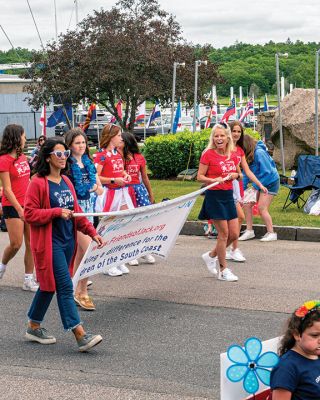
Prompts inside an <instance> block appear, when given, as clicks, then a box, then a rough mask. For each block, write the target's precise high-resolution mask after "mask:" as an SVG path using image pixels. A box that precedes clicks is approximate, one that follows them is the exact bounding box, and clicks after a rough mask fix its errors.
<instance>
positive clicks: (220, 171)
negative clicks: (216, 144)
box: [200, 149, 237, 190]
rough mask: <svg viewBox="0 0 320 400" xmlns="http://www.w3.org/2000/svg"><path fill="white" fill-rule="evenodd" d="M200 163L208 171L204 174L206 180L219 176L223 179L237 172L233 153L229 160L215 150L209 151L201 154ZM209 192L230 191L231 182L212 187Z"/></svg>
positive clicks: (235, 158)
mask: <svg viewBox="0 0 320 400" xmlns="http://www.w3.org/2000/svg"><path fill="white" fill-rule="evenodd" d="M200 163H201V164H204V165H207V166H208V170H207V173H206V177H207V178H212V179H214V178H218V177H219V176H221V177H222V178H225V177H226V176H228V175H229V174H230V173H232V172H237V168H236V165H237V156H236V154H235V152H233V153H231V156H230V158H229V159H228V157H227V156H223V155H221V154H218V153H217V152H216V151H215V150H213V149H209V150H206V151H204V152H203V153H202V156H201V158H200ZM209 190H232V181H225V182H222V183H219V184H218V185H217V186H213V187H212V188H210V189H209Z"/></svg>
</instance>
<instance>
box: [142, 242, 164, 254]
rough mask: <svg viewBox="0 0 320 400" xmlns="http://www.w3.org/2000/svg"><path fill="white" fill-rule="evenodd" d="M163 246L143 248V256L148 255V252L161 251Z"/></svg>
mask: <svg viewBox="0 0 320 400" xmlns="http://www.w3.org/2000/svg"><path fill="white" fill-rule="evenodd" d="M161 247H162V245H161V244H159V245H156V246H143V247H142V249H141V254H142V253H146V252H147V251H160V249H161Z"/></svg>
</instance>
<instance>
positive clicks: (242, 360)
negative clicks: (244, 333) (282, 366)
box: [226, 337, 279, 394]
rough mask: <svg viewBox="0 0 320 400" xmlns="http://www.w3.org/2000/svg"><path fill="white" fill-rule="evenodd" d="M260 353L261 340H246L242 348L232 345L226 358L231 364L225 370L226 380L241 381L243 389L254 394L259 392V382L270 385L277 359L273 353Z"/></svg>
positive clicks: (252, 338)
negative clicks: (272, 370)
mask: <svg viewBox="0 0 320 400" xmlns="http://www.w3.org/2000/svg"><path fill="white" fill-rule="evenodd" d="M261 352H262V343H261V340H259V339H258V338H255V337H251V338H249V339H247V340H246V342H245V344H244V348H243V347H241V346H238V345H232V346H230V347H229V348H228V351H227V356H228V358H229V360H230V361H231V362H232V363H233V365H231V366H230V367H229V368H228V369H227V372H226V374H227V378H228V379H229V380H230V381H231V382H240V381H242V380H243V388H244V390H245V391H246V392H247V393H250V394H254V393H257V392H258V390H259V381H261V382H262V383H263V384H264V385H266V386H269V385H270V373H271V369H272V368H273V367H275V366H276V365H277V364H278V362H279V357H278V355H277V354H276V353H274V352H273V351H267V352H265V353H261Z"/></svg>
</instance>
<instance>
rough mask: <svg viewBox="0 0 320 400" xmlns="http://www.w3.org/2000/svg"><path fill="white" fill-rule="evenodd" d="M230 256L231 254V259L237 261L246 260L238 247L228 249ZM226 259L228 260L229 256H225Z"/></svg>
mask: <svg viewBox="0 0 320 400" xmlns="http://www.w3.org/2000/svg"><path fill="white" fill-rule="evenodd" d="M229 254H230V256H231V260H233V261H237V262H244V261H246V259H245V257H244V255H243V254H242V251H241V250H240V249H234V250H232V249H230V253H229ZM226 260H230V258H227V257H226Z"/></svg>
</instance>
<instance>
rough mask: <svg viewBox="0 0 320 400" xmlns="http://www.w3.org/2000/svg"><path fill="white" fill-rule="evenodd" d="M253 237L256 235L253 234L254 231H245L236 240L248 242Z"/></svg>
mask: <svg viewBox="0 0 320 400" xmlns="http://www.w3.org/2000/svg"><path fill="white" fill-rule="evenodd" d="M255 236H256V235H255V234H254V231H251V230H249V229H247V230H245V231H244V232H243V234H242V235H241V236H240V237H239V239H238V240H249V239H253V238H254V237H255Z"/></svg>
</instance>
